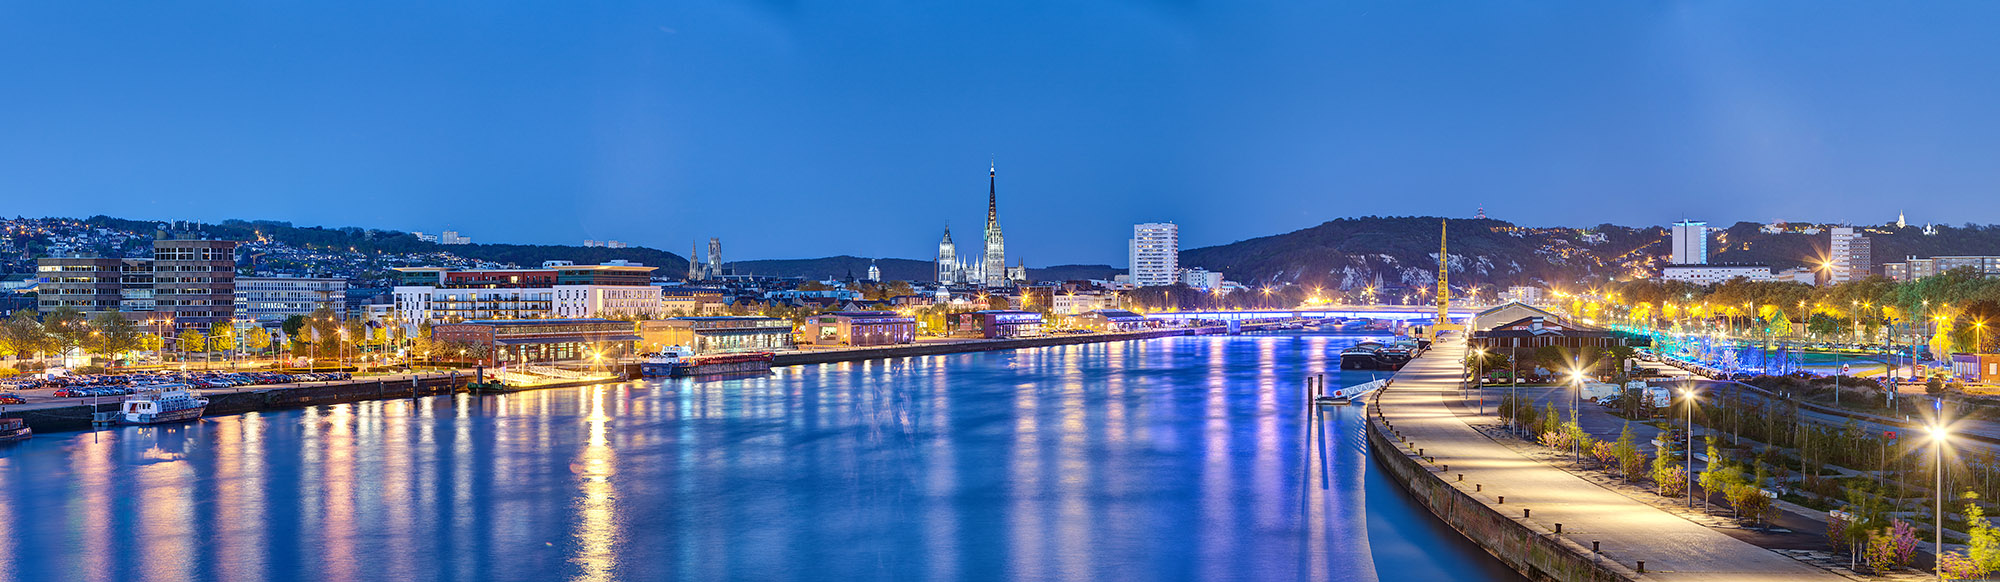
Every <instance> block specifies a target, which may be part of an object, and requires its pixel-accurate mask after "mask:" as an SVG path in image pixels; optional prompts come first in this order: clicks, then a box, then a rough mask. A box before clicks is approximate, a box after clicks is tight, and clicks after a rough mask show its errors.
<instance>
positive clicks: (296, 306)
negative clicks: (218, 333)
mask: <svg viewBox="0 0 2000 582" xmlns="http://www.w3.org/2000/svg"><path fill="white" fill-rule="evenodd" d="M322 307H324V308H327V309H331V310H333V313H334V316H335V317H336V318H338V319H343V320H344V319H347V280H346V279H340V278H333V277H238V278H237V279H236V315H237V317H239V318H244V319H249V320H254V321H256V322H258V323H264V324H269V323H272V322H281V321H284V320H285V319H286V318H288V317H291V316H294V315H307V314H310V313H312V312H313V311H316V310H318V309H320V308H322Z"/></svg>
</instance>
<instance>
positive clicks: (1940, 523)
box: [1928, 398, 1951, 581]
mask: <svg viewBox="0 0 2000 582" xmlns="http://www.w3.org/2000/svg"><path fill="white" fill-rule="evenodd" d="M1937 414H1938V417H1937V418H1936V419H1934V420H1932V421H1931V425H1930V426H1929V427H1928V428H1930V433H1931V466H1932V468H1933V469H1935V470H1936V472H1937V485H1936V488H1935V489H1932V490H1931V491H1932V493H1933V494H1935V495H1936V496H1937V510H1936V512H1935V513H1932V514H1931V524H1932V526H1934V527H1935V528H1936V533H1935V534H1934V535H1936V536H1937V537H1935V538H1933V539H1932V540H1931V544H1932V545H1931V547H1932V548H1935V550H1936V553H1937V555H1938V556H1940V557H1942V556H1944V443H1945V441H1947V440H1950V439H1951V428H1950V427H1948V426H1945V424H1944V418H1943V417H1944V399H1943V398H1939V399H1938V401H1937ZM1937 564H1938V565H1937V566H1936V567H1934V568H1933V569H1934V570H1936V571H1937V579H1938V580H1940V581H1942V580H1944V565H1943V564H1944V560H1937Z"/></svg>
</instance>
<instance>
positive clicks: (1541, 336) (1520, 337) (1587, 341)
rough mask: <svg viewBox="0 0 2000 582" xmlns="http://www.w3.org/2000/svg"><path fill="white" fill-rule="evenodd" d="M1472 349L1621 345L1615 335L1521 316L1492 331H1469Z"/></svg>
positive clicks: (1548, 319) (1620, 340) (1623, 342)
mask: <svg viewBox="0 0 2000 582" xmlns="http://www.w3.org/2000/svg"><path fill="white" fill-rule="evenodd" d="M1471 343H1472V347H1475V348H1486V349H1489V350H1491V349H1498V348H1539V347H1545V346H1554V347H1559V348H1569V349H1580V348H1586V347H1590V348H1605V347H1611V346H1621V345H1625V340H1624V338H1620V337H1618V335H1617V334H1614V333H1611V332H1609V331H1605V330H1602V329H1597V328H1593V327H1585V326H1582V325H1577V324H1574V323H1570V322H1567V321H1562V320H1557V319H1550V318H1545V317H1541V316H1534V317H1523V318H1521V319H1517V320H1514V321H1513V322H1510V323H1507V324H1504V325H1499V326H1495V327H1494V328H1492V329H1484V330H1477V331H1474V332H1472V341H1471Z"/></svg>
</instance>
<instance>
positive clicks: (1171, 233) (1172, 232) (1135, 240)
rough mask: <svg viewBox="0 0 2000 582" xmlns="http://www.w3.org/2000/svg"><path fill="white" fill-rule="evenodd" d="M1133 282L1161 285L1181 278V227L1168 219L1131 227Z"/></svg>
mask: <svg viewBox="0 0 2000 582" xmlns="http://www.w3.org/2000/svg"><path fill="white" fill-rule="evenodd" d="M1130 247H1131V248H1130V251H1131V260H1132V262H1131V269H1132V285H1133V286H1136V287H1164V286H1169V285H1173V284H1174V283H1177V282H1180V280H1181V227H1180V225H1177V224H1174V223H1171V222H1148V223H1145V224H1136V225H1133V226H1132V240H1131V241H1130Z"/></svg>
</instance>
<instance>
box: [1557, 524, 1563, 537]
mask: <svg viewBox="0 0 2000 582" xmlns="http://www.w3.org/2000/svg"><path fill="white" fill-rule="evenodd" d="M1562 533H1563V524H1560V523H1558V524H1556V535H1562Z"/></svg>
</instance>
